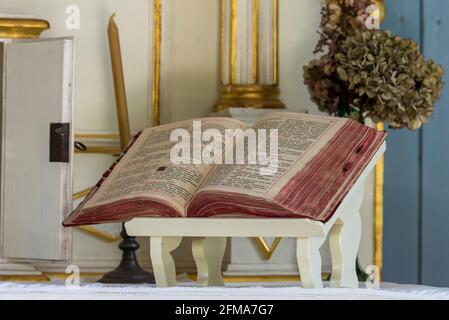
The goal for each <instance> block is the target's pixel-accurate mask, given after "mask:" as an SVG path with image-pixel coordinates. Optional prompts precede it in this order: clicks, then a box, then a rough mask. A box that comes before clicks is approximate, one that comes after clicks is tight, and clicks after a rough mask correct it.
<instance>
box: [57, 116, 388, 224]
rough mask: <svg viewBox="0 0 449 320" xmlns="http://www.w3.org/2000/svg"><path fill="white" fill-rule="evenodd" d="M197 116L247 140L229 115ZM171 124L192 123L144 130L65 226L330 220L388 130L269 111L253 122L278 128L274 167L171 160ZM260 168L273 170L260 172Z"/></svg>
mask: <svg viewBox="0 0 449 320" xmlns="http://www.w3.org/2000/svg"><path fill="white" fill-rule="evenodd" d="M199 121H201V125H202V130H207V129H210V128H215V129H219V130H220V131H221V132H223V135H226V134H227V133H228V132H229V131H230V130H229V129H234V131H233V132H235V134H234V135H233V136H232V137H231V138H232V139H233V141H236V140H239V141H242V140H243V141H246V142H247V141H248V139H247V136H246V137H245V136H244V133H245V131H246V129H248V128H247V127H246V125H245V124H244V123H243V122H240V121H237V120H233V119H228V118H204V119H199ZM175 129H185V130H184V131H187V132H189V133H192V132H193V131H194V129H195V128H194V122H193V121H192V120H190V121H183V122H178V123H174V124H169V125H164V126H160V127H155V128H149V129H146V130H144V131H142V132H141V133H140V134H139V135H138V136H136V137H135V138H134V140H133V142H132V143H130V145H129V146H128V148H127V149H126V150H125V151H124V152H123V153H122V155H121V156H120V158H119V159H118V160H117V162H116V163H115V164H114V165H113V166H112V167H111V168H110V170H108V171H107V172H106V173H105V174H104V176H103V178H102V179H101V180H100V181H99V183H98V184H97V185H96V186H95V188H94V189H93V190H92V191H91V193H90V194H89V195H88V196H87V197H86V199H85V200H84V201H83V202H82V203H81V204H80V205H79V207H78V208H77V209H76V210H75V211H74V212H73V213H72V214H71V215H70V216H69V217H68V218H67V219H66V220H65V221H64V225H65V226H75V225H85V224H97V223H109V222H124V221H128V220H131V219H133V218H136V217H178V218H180V217H192V218H195V217H203V218H204V217H254V218H255V217H271V218H311V219H314V220H318V221H327V220H328V219H330V218H331V217H332V215H333V213H334V212H335V210H336V208H337V207H338V205H339V203H340V202H341V201H342V199H343V198H344V196H345V195H346V193H347V192H348V191H349V190H350V188H351V187H352V185H353V184H354V183H355V181H356V180H357V178H358V176H359V175H360V174H361V173H362V171H363V170H364V168H365V167H366V166H367V165H368V163H369V162H370V160H371V159H372V157H373V156H374V154H375V153H376V152H377V150H378V149H379V148H380V147H381V145H382V143H383V142H384V140H385V138H386V133H385V132H379V131H377V130H375V129H372V128H369V127H366V126H363V125H361V124H359V123H357V122H355V121H353V120H350V119H342V118H331V117H322V116H313V115H305V114H299V113H290V112H276V113H271V114H268V115H266V116H264V117H262V118H260V119H259V120H258V121H257V122H256V123H255V125H254V127H253V129H254V131H255V132H258V133H259V134H260V132H262V131H259V130H263V129H267V130H272V129H275V130H277V133H278V148H277V149H276V150H269V148H268V147H269V145H271V144H270V142H269V140H270V139H269V138H268V134H267V139H266V140H265V142H266V145H265V149H266V151H267V154H268V153H269V152H270V151H277V161H275V164H276V166H275V167H274V170H273V166H271V167H268V162H266V161H265V162H264V163H262V162H257V163H246V164H241V162H239V163H240V164H239V163H236V164H213V163H212V164H208V163H202V164H186V163H183V164H174V163H173V156H172V157H170V155H171V153H172V150H173V148H174V147H175V146H176V145H177V143H178V142H177V141H171V139H170V137H171V134H172V132H173V130H175ZM226 129H228V130H226ZM238 129H241V130H238ZM224 140H226V139H224ZM262 141H264V140H262ZM202 143H203V146H204V145H207V142H202ZM248 146H249V142H248V145H247V147H248ZM258 147H259V146H258ZM247 149H248V150H249V149H250V148H249V147H248V148H247ZM248 150H247V151H248ZM234 151H236V147H235V144H231V145H230V146H229V145H227V146H225V147H224V153H225V154H226V155H229V154H231V156H232V154H233V153H234ZM247 154H248V152H247ZM224 158H226V159H228V157H224ZM265 160H266V159H265ZM264 165H266V167H264ZM264 168H265V169H268V170H266V171H267V172H268V173H270V170H271V173H270V174H267V172H265V174H261V172H262V170H261V169H264Z"/></svg>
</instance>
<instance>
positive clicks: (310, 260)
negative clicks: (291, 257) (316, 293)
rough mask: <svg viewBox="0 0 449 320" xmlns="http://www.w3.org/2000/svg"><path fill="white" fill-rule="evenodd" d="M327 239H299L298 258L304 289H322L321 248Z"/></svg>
mask: <svg viewBox="0 0 449 320" xmlns="http://www.w3.org/2000/svg"><path fill="white" fill-rule="evenodd" d="M325 240H326V237H316V238H311V237H307V238H298V239H297V244H296V258H297V260H298V267H299V274H300V276H301V281H302V285H303V287H304V288H322V287H323V280H322V279H321V253H320V248H321V246H322V245H323V243H324V241H325Z"/></svg>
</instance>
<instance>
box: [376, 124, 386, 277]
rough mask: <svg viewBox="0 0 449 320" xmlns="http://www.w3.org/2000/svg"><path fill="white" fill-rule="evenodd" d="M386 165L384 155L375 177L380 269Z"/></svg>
mask: <svg viewBox="0 0 449 320" xmlns="http://www.w3.org/2000/svg"><path fill="white" fill-rule="evenodd" d="M376 128H377V130H379V131H384V130H385V126H384V124H383V123H378V124H377V125H376ZM384 165H385V160H384V157H382V158H381V159H380V160H379V162H378V163H377V165H376V168H375V178H374V179H375V186H374V264H375V265H376V266H377V267H378V268H379V270H382V266H383V218H384V212H383V210H384Z"/></svg>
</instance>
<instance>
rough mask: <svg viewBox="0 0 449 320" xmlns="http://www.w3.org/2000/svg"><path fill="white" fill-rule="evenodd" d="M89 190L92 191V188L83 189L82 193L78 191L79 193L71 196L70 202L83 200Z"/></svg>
mask: <svg viewBox="0 0 449 320" xmlns="http://www.w3.org/2000/svg"><path fill="white" fill-rule="evenodd" d="M91 190H92V188H89V189H85V190H83V191H80V192H77V193H75V194H73V197H72V200H73V201H76V200H79V199H82V198H84V197H85V196H87V195H88V194H89V192H90V191H91Z"/></svg>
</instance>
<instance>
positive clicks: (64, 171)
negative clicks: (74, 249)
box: [1, 39, 73, 261]
mask: <svg viewBox="0 0 449 320" xmlns="http://www.w3.org/2000/svg"><path fill="white" fill-rule="evenodd" d="M3 51H4V52H3V53H4V57H3V65H4V66H3V76H4V77H3V82H4V85H3V93H4V97H3V108H2V109H3V110H2V113H3V122H2V123H3V128H2V142H3V146H2V155H3V157H2V158H3V163H2V189H3V192H2V223H1V227H2V249H3V250H2V251H3V252H2V255H3V257H5V258H20V259H28V260H32V259H38V260H57V261H58V260H59V261H60V260H66V258H67V255H68V245H69V243H68V242H69V241H68V239H69V238H68V234H69V233H68V232H67V230H64V229H63V227H62V225H61V223H62V220H63V218H64V217H65V216H66V215H67V214H68V213H69V212H70V211H71V199H72V195H71V194H72V181H71V176H72V165H71V162H72V158H73V147H72V145H73V136H72V133H71V131H72V130H69V132H66V133H64V132H59V133H60V134H62V135H66V137H67V136H68V138H69V162H68V163H67V162H65V163H61V162H50V124H51V123H71V122H72V111H73V105H72V100H73V98H72V97H73V92H72V91H73V90H72V88H73V81H72V79H73V40H71V39H47V40H36V41H13V42H8V43H5V44H4V50H3Z"/></svg>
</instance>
